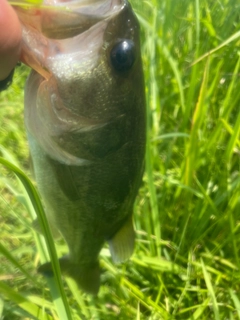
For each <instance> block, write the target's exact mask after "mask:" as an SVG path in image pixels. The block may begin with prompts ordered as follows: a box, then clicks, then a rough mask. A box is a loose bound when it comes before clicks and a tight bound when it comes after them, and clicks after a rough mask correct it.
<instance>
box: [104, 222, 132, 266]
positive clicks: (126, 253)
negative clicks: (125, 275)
mask: <svg viewBox="0 0 240 320" xmlns="http://www.w3.org/2000/svg"><path fill="white" fill-rule="evenodd" d="M134 238H135V234H134V229H133V223H132V217H130V218H129V219H128V220H127V221H126V223H125V224H124V225H123V227H122V228H121V229H120V230H119V231H118V232H117V233H116V234H115V235H114V236H113V238H112V239H110V240H108V243H109V248H110V252H111V256H112V259H113V261H114V262H115V263H119V262H123V261H125V260H127V259H128V258H130V256H131V255H132V253H133V250H134Z"/></svg>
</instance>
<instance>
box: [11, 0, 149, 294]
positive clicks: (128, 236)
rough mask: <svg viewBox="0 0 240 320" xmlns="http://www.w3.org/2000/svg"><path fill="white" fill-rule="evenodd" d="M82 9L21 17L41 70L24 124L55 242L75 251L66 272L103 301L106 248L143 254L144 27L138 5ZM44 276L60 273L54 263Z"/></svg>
mask: <svg viewBox="0 0 240 320" xmlns="http://www.w3.org/2000/svg"><path fill="white" fill-rule="evenodd" d="M73 2H74V5H73V6H72V7H71V6H70V4H71V2H69V6H68V8H70V9H69V10H68V11H67V12H65V11H64V10H57V9H54V8H52V7H51V8H50V9H49V10H45V9H42V10H41V9H38V15H36V10H35V11H34V10H33V9H29V10H27V12H26V10H24V9H18V10H17V13H18V16H19V17H20V19H21V21H22V25H23V52H22V61H23V62H25V63H26V64H28V65H29V66H30V67H32V69H33V71H32V72H31V74H30V76H29V78H28V80H27V83H26V89H25V123H26V128H27V133H28V140H29V146H30V153H31V158H32V163H33V169H34V176H35V179H36V182H37V186H38V189H39V192H40V194H41V197H42V199H43V203H44V206H45V209H46V214H47V219H48V221H49V224H50V227H51V230H52V233H53V236H54V237H56V238H57V237H59V236H61V237H63V238H64V239H65V241H66V243H67V246H68V248H69V254H68V255H67V256H64V257H63V258H61V259H60V260H59V263H60V267H61V271H62V273H63V274H64V275H67V276H70V277H72V278H73V279H74V280H75V281H76V282H77V284H78V286H79V288H81V289H82V290H84V291H85V292H87V293H91V294H97V292H98V290H99V286H100V269H99V262H98V255H99V252H100V250H101V248H102V247H103V245H104V243H105V241H107V242H108V243H109V248H110V252H111V256H112V258H113V260H114V262H122V261H124V260H126V259H128V258H129V257H130V256H131V254H132V252H133V249H134V229H133V224H132V213H133V204H134V201H135V198H136V196H137V193H138V189H139V186H140V184H141V181H142V175H143V170H144V153H145V135H146V129H145V93H144V77H143V70H142V62H141V53H140V40H139V24H138V21H137V19H136V16H135V15H134V13H133V11H132V8H131V6H130V5H129V3H128V2H127V1H125V0H101V1H99V0H98V1H97V0H95V1H94V0H92V1H90V4H89V6H86V5H85V6H83V5H81V3H82V2H83V1H82V0H80V1H78V2H76V1H73ZM64 3H65V5H66V2H64ZM76 3H79V7H77V5H76ZM39 12H40V15H39ZM61 15H62V16H61ZM39 16H40V18H41V19H40V18H39ZM51 17H53V18H52V20H51V19H50V18H51ZM69 17H70V18H69ZM65 22H66V23H65ZM35 225H36V222H35ZM39 271H40V272H42V273H43V274H46V275H49V274H52V269H51V263H46V264H44V265H42V266H40V268H39Z"/></svg>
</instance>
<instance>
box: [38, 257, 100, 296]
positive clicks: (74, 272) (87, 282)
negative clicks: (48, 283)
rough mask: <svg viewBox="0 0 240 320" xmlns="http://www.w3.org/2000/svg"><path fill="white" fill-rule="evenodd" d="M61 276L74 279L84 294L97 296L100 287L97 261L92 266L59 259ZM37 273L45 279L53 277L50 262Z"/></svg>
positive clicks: (63, 258) (67, 258) (65, 258)
mask: <svg viewBox="0 0 240 320" xmlns="http://www.w3.org/2000/svg"><path fill="white" fill-rule="evenodd" d="M59 265H60V268H61V272H62V273H63V275H66V276H69V277H71V278H72V279H74V280H75V281H76V283H77V285H78V287H79V288H80V289H81V290H83V291H84V292H86V293H90V294H93V295H97V293H98V291H99V287H100V268H99V263H98V261H97V262H95V263H92V264H77V263H72V261H71V260H70V259H69V257H68V256H66V257H62V258H61V259H59ZM38 272H39V273H41V274H43V275H44V276H46V277H50V276H53V270H52V264H51V262H47V263H44V264H43V265H41V266H40V267H39V268H38Z"/></svg>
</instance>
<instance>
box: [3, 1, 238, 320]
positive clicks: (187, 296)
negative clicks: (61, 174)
mask: <svg viewBox="0 0 240 320" xmlns="http://www.w3.org/2000/svg"><path fill="white" fill-rule="evenodd" d="M131 3H132V5H133V7H134V8H135V12H136V13H137V15H138V17H139V21H140V24H141V28H142V34H141V36H142V57H143V62H144V70H145V81H146V98H147V149H146V170H145V175H144V179H143V184H142V187H141V189H140V191H139V195H138V197H137V199H136V204H135V207H134V211H135V212H134V223H135V229H136V238H137V240H136V248H135V253H134V255H133V256H132V258H131V259H130V260H129V261H128V262H126V263H124V264H121V265H114V264H113V263H112V261H111V258H110V254H109V251H108V248H107V246H106V247H105V248H104V249H103V250H102V252H101V256H100V264H101V268H102V276H101V283H102V285H101V289H100V292H99V295H98V297H97V298H96V297H91V296H88V295H86V294H84V293H82V292H80V291H78V290H77V288H76V285H75V283H74V282H73V281H72V280H70V279H68V278H64V279H63V281H61V277H60V276H59V269H58V265H57V264H56V274H57V276H56V278H55V279H56V280H54V279H47V280H46V279H44V278H43V277H42V276H40V275H38V274H37V273H36V268H37V266H38V265H39V263H40V260H41V261H44V260H46V259H48V254H50V256H51V257H52V259H53V260H54V261H55V260H56V251H57V254H58V255H60V256H61V255H62V254H63V253H64V252H66V247H65V245H64V244H63V243H62V242H59V243H57V245H56V251H55V249H54V246H53V243H52V239H51V237H50V235H49V232H48V226H47V224H46V221H45V218H44V215H43V212H42V207H41V203H40V202H39V200H38V196H37V194H36V193H35V189H34V188H33V186H32V185H31V183H30V182H29V180H28V179H27V177H26V176H28V177H30V170H29V164H28V146H27V141H26V134H25V131H24V124H23V95H24V93H23V88H24V82H25V79H26V76H27V74H28V70H27V68H26V67H24V66H21V67H19V68H18V69H17V70H16V74H15V79H14V83H13V85H12V86H11V87H10V88H9V89H8V90H7V91H5V92H2V93H1V94H0V121H1V127H0V152H1V155H2V160H1V163H2V164H0V182H1V183H0V190H1V197H0V212H1V214H0V230H1V231H0V232H1V237H0V252H1V256H0V280H1V282H0V318H1V319H4V320H15V319H49V320H52V319H61V320H66V319H76V320H78V319H87V320H89V319H94V320H95V319H99V320H113V319H116V318H117V319H119V320H126V319H136V320H140V319H151V320H160V319H181V320H182V319H184V320H185V319H189V320H196V319H206V320H209V319H216V320H223V319H226V320H229V319H230V320H232V319H240V250H239V248H240V175H239V168H240V70H239V68H240V4H239V1H238V0H217V1H211V0H201V1H200V0H195V1H189V0H181V1H178V0H161V1H160V0H146V1H139V0H132V1H131ZM18 168H20V169H21V170H22V171H23V172H24V174H23V173H22V171H21V170H19V169H18ZM13 172H15V173H16V174H17V176H18V178H17V179H16V178H15V175H14V173H13ZM36 211H38V212H39V214H40V216H41V217H42V223H43V225H44V226H45V231H46V235H47V242H45V240H44V239H43V237H42V236H39V235H38V234H36V233H35V232H34V230H33V229H32V227H31V221H32V219H33V217H34V216H35V215H36V213H35V212H36Z"/></svg>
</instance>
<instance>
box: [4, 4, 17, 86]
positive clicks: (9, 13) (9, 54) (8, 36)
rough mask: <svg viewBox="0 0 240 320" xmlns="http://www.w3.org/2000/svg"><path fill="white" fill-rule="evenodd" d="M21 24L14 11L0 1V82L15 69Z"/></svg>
mask: <svg viewBox="0 0 240 320" xmlns="http://www.w3.org/2000/svg"><path fill="white" fill-rule="evenodd" d="M21 34H22V31H21V24H20V22H19V20H18V17H17V14H16V12H15V11H14V9H13V8H12V7H11V6H10V5H9V4H8V2H7V1H6V0H0V81H1V80H4V79H6V78H7V77H8V76H9V74H10V73H11V71H12V70H13V68H14V67H15V65H16V63H17V61H18V59H19V56H20V52H21V37H22V35H21Z"/></svg>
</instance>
